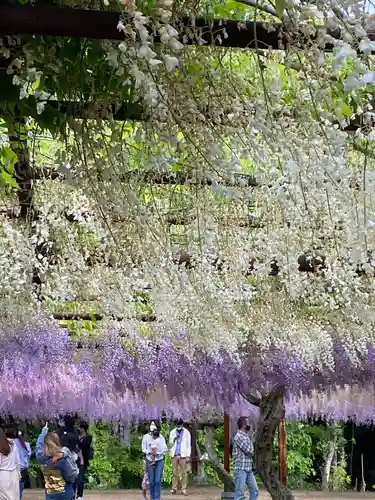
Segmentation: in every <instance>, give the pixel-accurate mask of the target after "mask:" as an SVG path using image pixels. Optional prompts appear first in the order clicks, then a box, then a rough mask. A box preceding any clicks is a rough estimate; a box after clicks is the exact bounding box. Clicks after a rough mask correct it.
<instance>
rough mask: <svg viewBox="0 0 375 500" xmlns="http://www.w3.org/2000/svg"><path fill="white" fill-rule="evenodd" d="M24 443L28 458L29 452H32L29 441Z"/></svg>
mask: <svg viewBox="0 0 375 500" xmlns="http://www.w3.org/2000/svg"><path fill="white" fill-rule="evenodd" d="M25 445H26V451H27V458H30V457H31V454H32V449H31V446H30V443H25Z"/></svg>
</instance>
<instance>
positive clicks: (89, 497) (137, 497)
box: [24, 488, 375, 500]
mask: <svg viewBox="0 0 375 500" xmlns="http://www.w3.org/2000/svg"><path fill="white" fill-rule="evenodd" d="M220 494H221V491H220V490H218V489H216V488H193V489H191V490H190V492H189V496H188V499H190V500H218V499H219V498H220ZM163 498H170V499H172V498H175V499H176V500H177V499H178V500H182V499H183V498H185V497H182V496H180V495H171V494H170V493H169V491H166V492H165V493H164V494H163ZM362 498H366V499H375V493H353V492H350V493H322V492H306V493H296V500H313V499H316V500H331V499H335V500H340V499H342V500H360V499H362ZM269 499H270V497H269V496H268V495H267V494H266V493H264V492H261V494H260V497H259V499H258V500H269ZM24 500H44V493H43V491H41V490H26V491H25V493H24ZM85 500H142V495H141V492H140V491H139V490H138V491H134V490H133V491H129V490H126V491H125V490H122V491H100V492H94V491H93V492H91V491H88V492H87V493H86V494H85Z"/></svg>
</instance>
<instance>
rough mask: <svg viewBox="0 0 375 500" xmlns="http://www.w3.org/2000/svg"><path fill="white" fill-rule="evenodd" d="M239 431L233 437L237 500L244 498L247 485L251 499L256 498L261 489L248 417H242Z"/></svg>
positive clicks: (239, 422) (239, 421)
mask: <svg viewBox="0 0 375 500" xmlns="http://www.w3.org/2000/svg"><path fill="white" fill-rule="evenodd" d="M237 427H238V430H237V433H236V435H235V436H234V438H233V469H234V480H235V485H236V493H235V497H234V498H235V500H242V499H243V498H244V491H245V486H247V487H248V488H249V499H250V500H256V499H257V498H258V494H259V490H258V486H257V483H256V480H255V476H254V473H253V456H254V446H253V441H252V439H251V436H250V425H249V423H248V420H247V418H246V417H240V418H239V419H238V423H237Z"/></svg>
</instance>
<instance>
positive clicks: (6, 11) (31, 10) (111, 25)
mask: <svg viewBox="0 0 375 500" xmlns="http://www.w3.org/2000/svg"><path fill="white" fill-rule="evenodd" d="M119 20H120V13H118V12H107V11H98V10H84V9H71V8H58V7H51V6H45V5H43V6H35V7H33V6H31V5H20V4H9V3H2V4H1V5H0V33H1V34H3V35H12V34H16V35H21V34H22V35H44V36H61V37H71V38H91V39H97V40H98V39H107V40H123V39H124V34H123V33H122V32H121V31H119V30H118V29H117V25H118V22H119ZM241 25H242V27H243V28H242V29H239V22H238V21H233V20H226V19H217V20H214V21H212V22H209V21H207V20H206V19H196V20H195V22H194V25H193V24H192V22H191V19H189V18H185V19H183V20H182V22H181V24H180V26H176V27H177V28H178V29H179V30H180V31H182V30H183V28H185V29H187V32H188V35H190V36H188V37H187V39H186V44H187V45H203V44H208V45H216V46H220V47H238V48H243V49H245V48H246V49H258V48H260V49H267V48H273V49H280V48H281V43H282V42H284V43H287V37H286V35H285V34H284V32H283V27H282V25H281V24H273V25H272V26H273V28H272V29H269V27H268V26H267V24H266V23H262V22H258V23H254V22H242V23H241ZM150 28H151V29H152V26H151V27H150ZM224 29H225V32H226V34H225V36H224V32H223V30H224ZM155 42H156V43H159V42H160V40H159V37H158V36H157V35H156V36H155Z"/></svg>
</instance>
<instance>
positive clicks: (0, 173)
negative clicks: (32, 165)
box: [0, 146, 19, 188]
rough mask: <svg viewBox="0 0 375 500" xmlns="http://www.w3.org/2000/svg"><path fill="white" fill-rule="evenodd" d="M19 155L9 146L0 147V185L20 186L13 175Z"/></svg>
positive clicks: (8, 186) (7, 186)
mask: <svg viewBox="0 0 375 500" xmlns="http://www.w3.org/2000/svg"><path fill="white" fill-rule="evenodd" d="M16 162H17V155H16V154H15V153H14V152H13V151H12V150H11V149H10V148H9V147H8V146H3V147H2V148H0V185H1V186H2V187H5V188H18V187H19V186H18V184H17V182H16V180H15V178H14V177H13V174H14V166H15V164H16Z"/></svg>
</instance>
